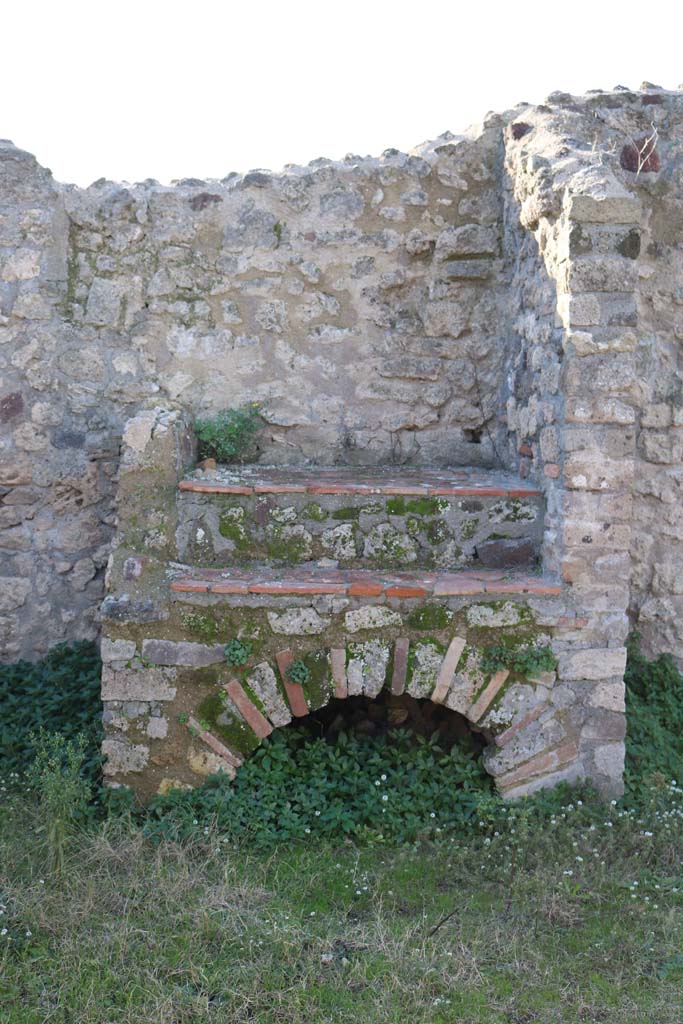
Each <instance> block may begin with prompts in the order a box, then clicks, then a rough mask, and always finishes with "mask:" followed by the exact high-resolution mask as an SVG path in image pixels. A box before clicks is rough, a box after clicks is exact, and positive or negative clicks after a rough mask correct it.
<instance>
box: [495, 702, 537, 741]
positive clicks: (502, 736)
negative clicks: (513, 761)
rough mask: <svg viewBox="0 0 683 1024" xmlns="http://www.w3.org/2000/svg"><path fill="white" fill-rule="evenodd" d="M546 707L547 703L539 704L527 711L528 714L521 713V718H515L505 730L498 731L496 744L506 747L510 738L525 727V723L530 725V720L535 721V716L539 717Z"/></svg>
mask: <svg viewBox="0 0 683 1024" xmlns="http://www.w3.org/2000/svg"><path fill="white" fill-rule="evenodd" d="M547 709H548V705H547V704H539V705H538V707H535V708H534V709H533V710H532V711H529V712H528V714H526V715H522V716H521V718H518V719H516V720H515V721H514V722H513V723H512V725H511V726H510V727H509V729H506V730H505V732H500V733H498V735H497V736H496V746H498V747H506V746H507V745H508V743H509V742H510V740H512V739H514V738H515V736H516V735H517V733H518V732H521V731H522V729H526V727H527V725H531V723H532V722H535V721H536V719H537V718H540V716H541V715H542V714H543V712H544V711H547Z"/></svg>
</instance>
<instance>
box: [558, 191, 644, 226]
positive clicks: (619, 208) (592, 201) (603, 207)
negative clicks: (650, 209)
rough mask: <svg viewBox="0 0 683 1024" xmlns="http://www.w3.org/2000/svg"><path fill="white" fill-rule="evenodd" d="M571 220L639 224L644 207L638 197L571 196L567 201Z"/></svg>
mask: <svg viewBox="0 0 683 1024" xmlns="http://www.w3.org/2000/svg"><path fill="white" fill-rule="evenodd" d="M566 208H567V215H568V217H569V219H570V220H574V221H578V222H579V223H581V224H639V223H640V219H641V216H642V207H641V204H640V200H639V199H638V198H637V196H633V195H629V194H628V193H627V192H624V193H623V194H621V195H582V194H580V193H579V194H574V195H571V194H570V195H569V196H568V199H567V200H566Z"/></svg>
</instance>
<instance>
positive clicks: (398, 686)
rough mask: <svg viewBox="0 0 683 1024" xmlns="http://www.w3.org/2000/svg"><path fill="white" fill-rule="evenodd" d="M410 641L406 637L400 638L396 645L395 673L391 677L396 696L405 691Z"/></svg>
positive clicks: (392, 690)
mask: <svg viewBox="0 0 683 1024" xmlns="http://www.w3.org/2000/svg"><path fill="white" fill-rule="evenodd" d="M409 647H410V640H409V639H408V637H406V636H400V637H399V638H398V640H397V641H396V643H395V644H394V672H393V675H392V677H391V692H392V693H393V694H394V696H396V697H398V696H400V695H401V694H402V693H403V691H404V690H405V686H406V676H407V674H408V649H409Z"/></svg>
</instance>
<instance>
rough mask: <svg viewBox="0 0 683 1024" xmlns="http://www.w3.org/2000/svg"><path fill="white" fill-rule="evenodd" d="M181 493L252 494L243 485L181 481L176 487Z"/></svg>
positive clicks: (250, 489) (249, 489)
mask: <svg viewBox="0 0 683 1024" xmlns="http://www.w3.org/2000/svg"><path fill="white" fill-rule="evenodd" d="M178 488H179V490H181V491H194V492H195V493H196V494H253V493H254V491H253V489H252V488H251V487H246V486H245V485H244V484H219V483H203V482H202V481H201V480H181V481H180V483H179V485H178Z"/></svg>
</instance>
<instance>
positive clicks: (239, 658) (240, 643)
mask: <svg viewBox="0 0 683 1024" xmlns="http://www.w3.org/2000/svg"><path fill="white" fill-rule="evenodd" d="M253 646H254V645H253V644H252V643H250V642H249V641H248V640H238V639H237V638H235V639H234V640H231V641H230V643H228V644H226V645H225V650H224V654H225V660H226V662H227V663H228V665H232V666H233V667H234V668H239V667H240V666H241V665H246V663H247V662H248V661H249V658H250V656H251V652H252V649H253Z"/></svg>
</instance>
